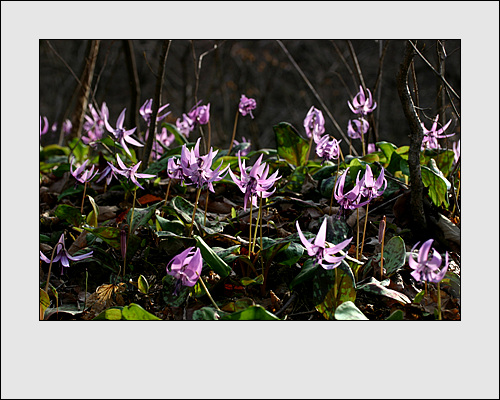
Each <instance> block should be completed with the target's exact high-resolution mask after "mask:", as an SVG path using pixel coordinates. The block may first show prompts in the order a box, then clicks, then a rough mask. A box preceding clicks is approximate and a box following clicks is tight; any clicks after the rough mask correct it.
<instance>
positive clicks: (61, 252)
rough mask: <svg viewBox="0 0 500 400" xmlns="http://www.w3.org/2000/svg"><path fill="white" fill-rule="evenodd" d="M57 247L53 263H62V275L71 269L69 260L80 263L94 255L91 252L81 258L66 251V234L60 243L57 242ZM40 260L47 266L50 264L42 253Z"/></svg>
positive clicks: (62, 236) (60, 239)
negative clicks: (66, 269) (65, 270)
mask: <svg viewBox="0 0 500 400" xmlns="http://www.w3.org/2000/svg"><path fill="white" fill-rule="evenodd" d="M56 247H57V250H56V255H55V257H54V259H53V260H52V262H57V261H61V265H62V268H61V275H62V274H63V273H64V268H69V261H68V260H71V261H80V260H83V259H85V258H88V257H91V256H92V253H93V251H91V252H90V253H86V254H81V255H79V256H72V255H70V254H69V253H68V251H67V250H66V246H65V245H64V233H63V234H62V235H61V237H60V238H59V241H58V242H57V244H56ZM40 259H41V260H42V261H44V262H46V263H47V264H50V259H49V258H47V257H46V256H45V254H43V253H42V252H40Z"/></svg>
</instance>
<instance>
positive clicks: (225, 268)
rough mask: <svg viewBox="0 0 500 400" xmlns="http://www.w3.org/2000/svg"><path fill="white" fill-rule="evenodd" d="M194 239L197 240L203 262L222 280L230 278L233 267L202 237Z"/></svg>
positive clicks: (194, 236)
mask: <svg viewBox="0 0 500 400" xmlns="http://www.w3.org/2000/svg"><path fill="white" fill-rule="evenodd" d="M193 238H194V239H195V240H196V245H197V247H198V248H199V249H200V252H201V255H202V257H203V260H204V261H205V262H206V263H207V264H208V265H209V266H210V268H212V270H213V271H214V272H216V273H218V274H219V275H220V276H221V277H222V278H225V277H226V276H228V275H229V274H230V273H231V267H230V266H229V265H227V264H226V262H225V261H224V260H223V259H222V258H220V257H219V256H218V255H217V253H216V252H215V251H214V250H213V249H212V248H211V247H210V246H208V245H207V244H206V243H205V241H204V240H203V239H202V238H201V237H200V236H198V235H193Z"/></svg>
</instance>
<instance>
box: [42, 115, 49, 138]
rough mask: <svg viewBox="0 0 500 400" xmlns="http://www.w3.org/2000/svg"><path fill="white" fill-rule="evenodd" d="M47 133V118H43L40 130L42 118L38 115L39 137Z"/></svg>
mask: <svg viewBox="0 0 500 400" xmlns="http://www.w3.org/2000/svg"><path fill="white" fill-rule="evenodd" d="M48 131H49V120H48V119H47V117H43V129H42V116H41V115H40V137H42V135H45V134H46V133H47V132H48Z"/></svg>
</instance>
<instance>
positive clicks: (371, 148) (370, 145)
mask: <svg viewBox="0 0 500 400" xmlns="http://www.w3.org/2000/svg"><path fill="white" fill-rule="evenodd" d="M376 150H377V147H376V146H375V143H368V151H367V154H370V153H373V152H374V151H376Z"/></svg>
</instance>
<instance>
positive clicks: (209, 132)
mask: <svg viewBox="0 0 500 400" xmlns="http://www.w3.org/2000/svg"><path fill="white" fill-rule="evenodd" d="M207 125H208V139H207V143H208V144H207V153H208V151H209V150H210V139H211V133H212V129H211V128H210V120H209V121H208V122H207Z"/></svg>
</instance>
